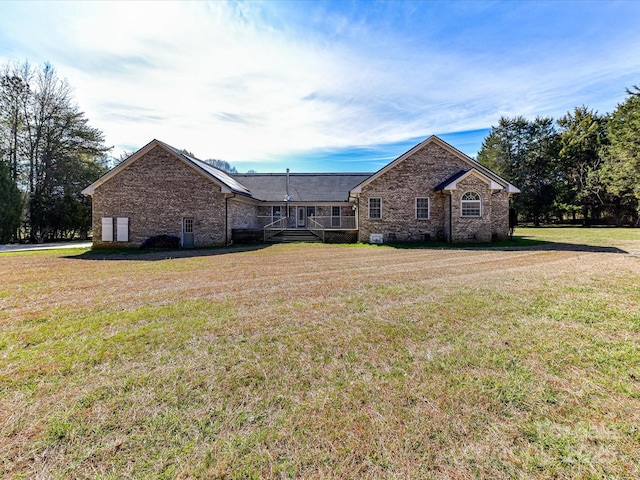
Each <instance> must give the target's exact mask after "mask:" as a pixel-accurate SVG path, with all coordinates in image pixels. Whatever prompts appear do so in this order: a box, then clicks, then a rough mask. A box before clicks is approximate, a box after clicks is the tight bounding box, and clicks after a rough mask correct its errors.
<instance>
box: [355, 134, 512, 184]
mask: <svg viewBox="0 0 640 480" xmlns="http://www.w3.org/2000/svg"><path fill="white" fill-rule="evenodd" d="M431 143H434V144H436V145H438V146H439V147H441V148H443V149H444V150H446V151H448V152H449V153H451V154H453V155H455V156H456V157H457V158H459V159H460V160H462V161H463V162H465V163H467V164H468V165H469V167H470V170H471V169H475V170H476V171H477V172H479V173H481V174H483V175H484V176H485V177H487V178H489V179H491V180H493V181H495V182H496V183H497V184H499V185H501V188H504V190H506V191H507V192H508V193H520V190H518V189H517V188H516V187H514V186H513V185H511V184H510V183H509V182H507V181H506V180H505V179H504V178H502V177H500V176H498V175H496V174H495V173H494V172H492V171H491V170H489V169H488V168H487V167H485V166H483V165H481V164H480V163H479V162H476V161H475V160H474V159H473V158H471V157H469V156H468V155H466V154H464V153H462V152H461V151H460V150H458V149H457V148H455V147H452V146H451V145H449V144H448V143H447V142H445V141H444V140H442V139H441V138H439V137H436V136H435V135H431V136H430V137H429V138H427V139H426V140H424V141H423V142H421V143H419V144H418V145H416V146H415V147H413V148H411V149H410V150H408V151H407V152H405V153H403V154H402V155H400V156H399V157H398V158H396V159H395V160H394V161H392V162H391V163H389V164H387V165H385V166H384V167H382V168H381V169H380V170H378V171H377V172H376V173H374V174H373V175H371V176H370V177H369V178H367V179H365V180H364V181H363V182H361V183H360V184H359V185H357V186H356V187H355V188H353V189H352V190H351V193H360V192H361V191H362V188H363V187H364V186H366V185H368V184H369V183H371V182H373V181H374V180H375V179H377V178H379V177H380V176H381V175H384V174H385V173H386V172H388V171H389V170H391V169H392V168H394V167H395V166H396V165H398V164H399V163H401V162H403V161H404V160H406V159H407V158H409V157H411V156H412V155H413V154H414V153H416V152H418V151H420V150H422V149H423V148H424V147H426V146H427V145H429V144H431ZM465 172H466V171H465Z"/></svg>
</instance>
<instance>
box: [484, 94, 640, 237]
mask: <svg viewBox="0 0 640 480" xmlns="http://www.w3.org/2000/svg"><path fill="white" fill-rule="evenodd" d="M478 161H479V162H480V163H482V164H483V165H485V166H487V167H489V168H491V169H492V170H494V171H495V172H496V173H498V174H499V175H501V176H504V177H505V178H507V179H508V180H509V181H510V182H511V183H513V184H514V185H516V186H517V187H518V188H520V190H521V191H522V193H520V194H518V195H516V196H515V197H514V199H513V207H514V208H515V210H516V212H517V213H518V217H519V220H520V221H525V222H531V223H533V224H535V225H540V224H541V223H551V222H558V223H564V222H569V223H579V224H583V225H592V224H612V225H618V226H621V225H629V226H639V225H640V223H639V222H640V88H638V87H636V86H634V87H632V88H631V89H628V90H627V98H626V99H625V101H624V102H622V103H621V104H619V105H618V106H617V107H616V109H615V110H614V112H613V113H611V114H605V115H600V114H598V113H597V112H595V111H593V110H591V109H589V108H587V107H585V106H582V107H576V108H575V109H574V110H573V112H568V113H567V114H566V115H565V116H563V117H562V118H560V119H558V120H556V121H554V120H553V119H552V118H548V117H536V118H535V119H533V120H529V119H526V118H524V117H522V116H517V117H514V118H507V117H502V118H500V120H499V122H498V125H497V126H495V127H492V129H491V131H490V133H489V135H488V136H487V137H486V138H485V140H484V142H483V143H482V148H481V150H480V152H479V153H478Z"/></svg>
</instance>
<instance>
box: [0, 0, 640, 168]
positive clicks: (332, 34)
mask: <svg viewBox="0 0 640 480" xmlns="http://www.w3.org/2000/svg"><path fill="white" fill-rule="evenodd" d="M639 27H640V1H621V2H616V1H605V0H601V1H579V0H573V1H566V2H563V1H549V2H542V1H537V2H534V1H530V2H528V1H515V0H513V1H504V2H501V1H490V2H483V1H472V0H467V1H446V2H441V1H410V2H402V1H391V2H374V1H335V2H334V1H314V2H310V1H295V0H289V1H283V2H258V1H248V2H222V1H220V2H204V1H201V2H158V3H155V2H42V3H40V2H34V1H31V2H12V1H2V2H0V62H1V63H5V62H7V61H24V60H29V61H30V62H31V63H33V64H41V63H42V62H45V61H48V62H50V63H52V64H53V66H54V67H55V68H56V70H57V72H58V74H59V75H60V76H61V77H64V78H66V79H67V80H68V81H69V83H70V84H71V86H72V87H73V88H74V95H75V100H76V101H77V103H78V105H79V106H80V108H81V109H82V110H83V111H85V112H86V114H87V116H88V118H89V119H90V123H91V125H92V126H94V127H97V128H99V129H101V130H102V131H103V132H104V133H105V136H106V140H107V143H108V144H109V145H113V146H114V150H113V154H114V156H118V155H119V154H120V153H121V152H122V151H124V150H135V149H137V148H139V147H141V146H143V145H145V144H146V143H148V142H149V141H150V140H152V139H153V138H157V139H159V140H162V141H164V142H167V143H169V144H171V145H173V146H175V147H178V148H186V149H188V150H190V151H192V152H193V153H194V154H195V155H196V156H198V157H199V158H203V159H204V158H220V159H224V160H227V161H229V162H230V163H232V164H233V165H234V166H236V168H238V170H239V171H246V170H248V169H254V170H257V171H259V172H277V171H283V170H284V169H285V168H287V167H289V168H291V169H292V171H297V172H310V171H319V172H320V171H375V170H377V169H379V168H381V167H382V166H384V165H385V164H386V163H388V162H389V161H391V160H393V159H394V158H395V157H397V156H399V155H401V154H402V153H404V152H405V151H406V150H408V149H409V148H411V147H412V146H413V145H415V144H417V143H419V142H420V141H422V140H423V139H425V138H427V137H428V136H430V135H432V134H435V135H439V136H441V137H442V138H443V139H444V140H445V141H447V142H449V143H450V144H452V145H453V146H455V147H456V148H458V149H460V150H462V151H463V152H465V153H467V154H468V155H470V156H475V155H476V153H477V151H478V149H479V148H480V145H481V143H482V140H483V139H484V137H485V136H486V135H487V133H488V132H489V129H490V128H491V126H492V125H496V124H497V123H498V119H499V118H500V117H501V116H516V115H523V116H525V117H528V118H534V117H535V116H537V115H541V116H552V117H554V118H559V117H560V116H562V115H564V114H565V113H566V112H567V111H570V110H572V109H573V108H574V107H577V106H581V105H586V106H588V107H590V108H593V109H595V110H597V111H599V112H600V113H605V112H611V111H613V109H614V108H615V106H616V104H618V103H619V102H621V101H623V100H624V98H625V89H626V88H628V87H631V86H632V85H636V84H640V28H639Z"/></svg>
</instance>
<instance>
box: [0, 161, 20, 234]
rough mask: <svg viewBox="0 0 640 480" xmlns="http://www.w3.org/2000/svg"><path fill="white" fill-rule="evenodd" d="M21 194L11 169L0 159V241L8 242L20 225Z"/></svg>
mask: <svg viewBox="0 0 640 480" xmlns="http://www.w3.org/2000/svg"><path fill="white" fill-rule="evenodd" d="M21 217H22V194H21V193H20V190H19V189H18V187H17V186H16V183H15V182H14V181H13V179H12V178H11V170H10V168H9V166H8V165H7V163H6V162H4V161H2V160H0V243H7V242H10V241H11V240H12V239H13V238H14V237H15V236H16V232H17V231H18V228H19V227H20V219H21Z"/></svg>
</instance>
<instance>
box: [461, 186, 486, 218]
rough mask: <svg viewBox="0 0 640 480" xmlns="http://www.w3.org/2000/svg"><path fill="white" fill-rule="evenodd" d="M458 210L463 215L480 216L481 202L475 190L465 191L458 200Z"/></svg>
mask: <svg viewBox="0 0 640 480" xmlns="http://www.w3.org/2000/svg"><path fill="white" fill-rule="evenodd" d="M460 210H461V215H462V216H463V217H480V216H482V202H481V200H480V195H478V194H477V193H476V192H466V193H465V194H464V195H462V200H461V201H460Z"/></svg>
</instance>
